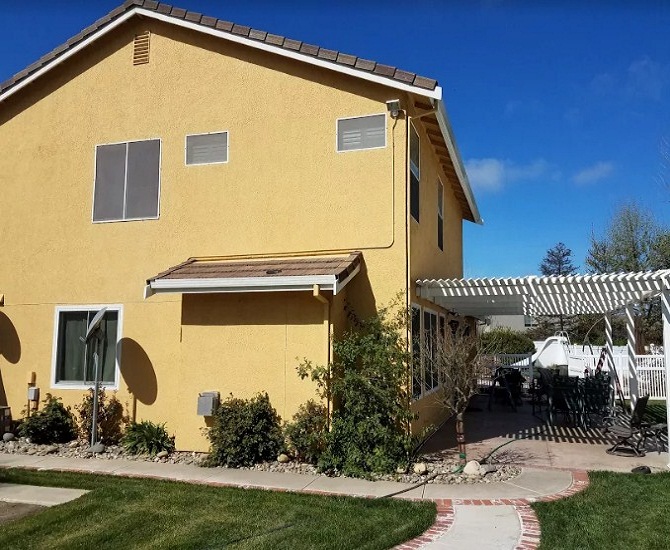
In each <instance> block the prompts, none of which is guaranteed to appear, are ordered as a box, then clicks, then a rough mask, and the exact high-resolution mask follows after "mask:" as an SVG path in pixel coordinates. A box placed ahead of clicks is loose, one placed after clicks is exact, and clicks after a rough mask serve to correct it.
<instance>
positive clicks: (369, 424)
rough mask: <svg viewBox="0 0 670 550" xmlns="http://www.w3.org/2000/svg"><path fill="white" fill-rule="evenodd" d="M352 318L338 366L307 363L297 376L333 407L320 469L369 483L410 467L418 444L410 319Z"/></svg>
mask: <svg viewBox="0 0 670 550" xmlns="http://www.w3.org/2000/svg"><path fill="white" fill-rule="evenodd" d="M391 307H392V306H391ZM350 318H351V322H352V325H353V328H352V329H351V330H349V331H348V332H346V333H345V334H344V335H343V336H342V337H341V338H339V339H336V340H335V341H334V342H333V356H334V358H335V359H334V361H333V362H332V363H331V364H329V365H326V366H317V365H313V364H312V363H311V362H309V361H305V362H303V363H302V364H301V365H300V366H299V367H298V373H299V375H300V376H301V377H302V378H305V377H308V376H309V377H310V378H311V379H312V380H313V381H315V382H316V383H317V387H318V391H319V394H320V396H321V397H322V398H325V399H329V400H331V401H332V402H333V403H334V411H333V415H332V426H331V429H330V431H329V432H327V434H326V448H325V450H324V452H323V454H322V455H321V458H320V459H319V468H320V469H321V470H322V471H332V470H335V471H339V472H341V473H343V474H345V475H351V476H359V477H369V476H370V473H372V472H379V473H385V472H393V471H394V470H395V469H396V467H397V466H398V465H399V464H407V463H408V461H409V458H410V454H411V451H412V447H413V443H414V439H413V438H412V437H411V435H410V423H411V420H412V419H413V418H414V415H413V414H412V412H411V410H410V396H409V394H408V392H407V389H408V388H409V387H410V378H409V364H410V358H411V356H410V354H409V352H408V342H407V334H408V316H407V313H406V312H404V311H401V312H399V313H398V314H397V315H391V309H390V308H384V309H381V310H380V311H379V312H378V313H377V315H376V316H374V317H372V318H370V319H367V320H362V321H361V320H359V319H357V318H356V317H355V316H354V315H353V314H351V313H350Z"/></svg>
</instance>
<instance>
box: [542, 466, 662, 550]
mask: <svg viewBox="0 0 670 550" xmlns="http://www.w3.org/2000/svg"><path fill="white" fill-rule="evenodd" d="M624 460H625V459H624ZM589 478H590V480H591V484H590V485H589V487H588V489H586V491H584V492H582V493H579V494H577V495H574V496H572V497H570V498H567V499H564V500H557V501H554V502H542V503H536V504H533V508H534V509H535V512H536V513H537V515H538V518H539V519H540V526H541V529H542V541H541V545H540V548H541V550H553V549H560V550H572V549H600V548H607V549H617V548H621V549H625V550H633V549H635V550H637V549H644V550H655V549H659V550H660V549H664V550H665V549H667V548H670V536H669V535H668V525H670V519H669V518H670V472H669V473H659V474H652V475H640V474H620V473H613V472H590V473H589Z"/></svg>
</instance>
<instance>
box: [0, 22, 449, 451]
mask: <svg viewBox="0 0 670 550" xmlns="http://www.w3.org/2000/svg"><path fill="white" fill-rule="evenodd" d="M146 28H148V29H149V30H151V32H152V36H151V61H150V63H149V64H147V65H140V66H133V65H132V63H131V59H132V47H131V44H132V39H133V36H134V34H135V33H136V32H138V31H142V30H145V29H146ZM397 96H398V94H397V93H395V92H394V91H392V90H389V89H387V88H385V87H383V86H381V85H377V84H373V83H368V82H364V81H361V80H358V79H355V78H350V77H346V76H343V75H341V74H338V73H334V72H330V71H327V70H325V69H318V68H315V67H312V66H309V65H306V64H302V63H298V62H295V61H291V60H287V59H285V58H281V57H278V56H273V55H271V54H267V53H262V52H260V51H257V50H251V49H248V48H245V47H243V46H240V45H236V44H232V43H228V42H225V41H221V40H217V39H214V38H212V37H206V36H202V35H199V34H197V33H195V32H192V31H186V30H181V29H177V28H174V27H171V26H168V25H165V24H162V23H158V22H147V21H144V22H142V21H137V22H133V21H131V22H130V23H128V24H126V25H124V26H122V27H120V28H119V29H117V31H115V32H114V33H112V34H111V36H109V37H105V38H102V39H100V40H99V41H98V42H96V43H95V44H94V46H92V47H91V48H89V49H87V50H85V51H83V52H82V53H81V54H79V55H77V56H75V57H74V58H73V59H72V60H70V61H68V62H66V63H64V64H63V65H62V66H61V67H59V68H57V69H54V70H53V71H52V72H51V73H50V74H49V75H47V76H46V77H44V78H41V79H39V80H38V81H37V82H36V83H34V84H32V85H30V86H28V87H27V88H26V89H24V90H23V91H21V92H20V93H18V94H16V95H15V96H14V97H12V98H9V99H8V100H7V101H6V102H5V103H3V104H1V105H0V148H1V149H2V150H3V151H4V152H5V154H3V155H2V156H1V157H0V186H1V187H2V190H3V196H2V201H3V215H2V216H1V217H0V235H2V240H3V243H4V247H3V260H2V262H0V291H1V292H3V293H4V294H5V303H6V305H5V307H4V308H2V309H0V315H1V316H0V328H2V327H5V328H6V329H7V330H5V331H4V332H3V331H2V330H0V375H1V377H2V385H3V388H4V393H5V396H6V400H7V401H8V403H9V405H10V406H11V407H12V411H13V413H14V415H15V416H17V415H18V414H17V413H19V412H20V410H21V409H22V407H23V404H24V401H25V391H26V376H27V373H28V372H30V371H34V372H35V373H36V375H37V385H38V386H39V387H40V388H41V390H42V395H44V393H46V392H47V391H51V392H52V393H54V394H57V395H59V396H61V397H63V399H64V401H65V402H66V403H67V404H74V403H76V402H78V401H80V399H81V396H82V392H81V391H80V390H63V389H58V388H56V389H54V388H51V364H52V346H53V334H54V312H55V308H56V307H57V306H63V305H82V306H88V305H91V304H121V305H122V306H123V328H122V335H121V336H122V337H123V342H122V344H123V345H122V352H123V355H122V361H121V377H120V383H119V398H120V400H121V401H122V402H123V403H127V404H128V407H129V409H130V410H132V411H134V413H135V416H136V418H137V419H138V420H139V419H151V420H154V421H160V422H167V427H168V430H169V431H170V432H171V433H174V434H176V436H177V446H178V448H181V449H195V450H204V449H205V448H206V440H205V439H204V438H203V436H202V434H201V433H200V428H201V427H202V426H204V422H203V420H202V418H200V417H198V416H196V414H195V407H196V403H195V397H196V394H197V392H199V391H203V390H211V389H214V390H219V391H221V393H222V396H225V395H226V394H227V393H228V392H229V391H233V393H235V394H236V395H243V394H244V395H251V394H252V393H254V392H256V391H260V390H267V391H269V392H270V394H271V399H272V402H273V404H274V405H275V407H277V409H278V411H279V413H280V415H282V417H284V418H286V419H288V418H290V417H291V415H292V414H293V413H294V412H295V410H296V409H297V407H298V405H299V404H300V402H302V401H304V400H305V399H306V398H307V397H309V396H311V389H310V388H308V387H307V385H306V383H305V382H303V381H300V380H299V379H298V377H297V376H296V375H295V370H294V368H293V366H294V365H293V364H292V361H293V362H295V358H296V357H301V356H310V359H313V360H315V361H325V360H326V358H327V353H328V346H329V344H328V341H327V338H326V331H325V330H324V325H323V307H322V306H321V304H320V303H319V302H317V301H316V299H314V298H313V297H311V296H309V295H303V296H298V295H297V294H295V293H284V294H274V295H266V294H264V295H257V296H251V295H237V296H212V295H208V296H186V297H184V298H183V299H182V296H181V295H180V294H172V295H157V296H153V297H151V298H150V299H148V300H143V298H142V290H143V285H144V281H145V280H146V279H147V278H149V277H151V276H153V275H155V274H157V273H158V272H160V271H162V270H164V269H166V268H167V267H169V266H172V265H175V264H177V263H179V262H181V261H183V260H184V259H186V258H188V257H192V256H208V255H216V256H230V257H234V256H249V255H258V254H265V255H271V256H272V255H280V254H299V253H311V254H317V253H320V252H322V251H326V252H328V251H337V250H343V251H347V252H348V251H350V250H362V251H363V254H364V266H363V269H362V270H361V273H359V275H357V276H356V277H355V278H354V280H353V281H352V282H351V283H350V284H349V286H348V287H347V289H346V291H347V297H348V299H349V300H350V301H351V302H352V303H353V304H355V307H357V308H358V309H359V310H360V311H361V313H362V314H369V313H371V312H372V311H373V310H374V308H375V307H376V306H378V305H380V304H384V303H387V302H388V301H389V300H390V299H391V298H392V297H393V296H395V295H396V294H397V293H398V292H399V291H403V290H404V289H405V285H406V281H407V275H406V256H405V249H406V239H405V235H406V226H405V212H406V209H405V176H406V175H405V169H406V168H405V167H406V164H405V139H406V138H405V136H406V133H405V130H406V129H405V125H404V121H403V120H400V121H398V124H397V125H396V128H395V130H392V129H391V120H390V119H389V122H388V128H387V146H386V147H385V148H382V149H376V150H369V151H356V152H348V153H337V152H336V150H335V149H336V147H335V143H336V141H335V140H336V134H335V129H336V120H337V118H339V117H348V116H358V115H366V114H376V113H385V112H386V106H385V103H384V102H385V101H386V100H388V99H393V98H395V97H397ZM222 130H226V131H228V132H229V144H230V149H229V162H228V163H227V164H219V165H211V166H190V167H187V166H185V164H184V140H185V136H186V135H187V134H193V133H205V132H213V131H222ZM148 138H160V139H161V147H162V151H161V194H160V218H159V219H158V220H146V221H132V222H116V223H95V224H94V223H92V222H91V218H92V197H93V179H94V153H95V146H96V144H106V143H114V142H122V141H129V140H140V139H148ZM424 170H425V175H424V173H422V183H423V182H428V183H425V184H424V185H423V186H422V187H423V188H424V189H425V191H424V192H425V193H430V189H429V187H430V185H432V183H431V182H432V179H431V177H430V175H429V170H428V169H427V168H425V167H424ZM429 200H430V198H429V197H427V198H426V199H425V201H424V200H423V197H422V202H425V203H426V204H428V202H429ZM433 210H434V208H433ZM427 218H428V216H427ZM412 231H413V233H412V234H413V235H414V232H415V231H416V229H415V228H412ZM446 242H447V243H448V242H449V240H448V239H447V241H446ZM449 250H451V252H450V253H452V252H453V249H451V248H450V247H449V246H448V247H447V251H449ZM458 261H459V262H460V260H458ZM342 306H343V301H342V300H337V302H336V305H335V307H334V308H333V311H332V315H333V318H336V319H343V316H342V315H341V308H342ZM240 319H244V322H243V323H242V321H240ZM233 320H236V323H234V322H233ZM186 321H187V322H186ZM342 323H344V321H342ZM0 390H2V388H0ZM1 397H2V394H1V391H0V398H1Z"/></svg>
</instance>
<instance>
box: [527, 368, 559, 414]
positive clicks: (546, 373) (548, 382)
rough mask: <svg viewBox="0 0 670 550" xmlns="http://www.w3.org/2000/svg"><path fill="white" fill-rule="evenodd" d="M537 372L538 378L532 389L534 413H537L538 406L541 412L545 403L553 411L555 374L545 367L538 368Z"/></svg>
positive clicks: (548, 409) (534, 381) (549, 410)
mask: <svg viewBox="0 0 670 550" xmlns="http://www.w3.org/2000/svg"><path fill="white" fill-rule="evenodd" d="M535 373H536V374H537V378H536V379H535V380H533V384H534V387H533V391H532V397H533V400H532V401H531V403H532V406H533V415H535V408H536V407H537V410H538V412H539V413H541V412H542V405H543V404H545V405H546V406H547V411H548V412H551V398H552V395H553V387H554V375H553V374H552V372H551V371H550V370H549V369H548V368H545V367H538V368H536V369H535ZM550 423H551V422H550Z"/></svg>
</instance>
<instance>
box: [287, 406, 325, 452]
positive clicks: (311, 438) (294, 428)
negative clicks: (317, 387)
mask: <svg viewBox="0 0 670 550" xmlns="http://www.w3.org/2000/svg"><path fill="white" fill-rule="evenodd" d="M327 429H328V409H327V408H326V407H324V406H323V405H321V404H320V403H317V402H315V401H314V400H312V399H310V400H309V401H307V403H305V404H304V405H300V408H299V409H298V412H297V413H295V414H294V415H293V422H290V423H288V424H286V426H285V427H284V433H285V434H286V438H287V445H288V448H289V451H290V452H292V453H293V454H294V455H295V456H296V458H298V459H300V460H302V461H304V462H310V463H312V464H316V463H317V462H318V461H319V458H320V457H321V455H322V454H323V451H324V450H325V448H326V434H327V433H328V432H327Z"/></svg>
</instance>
